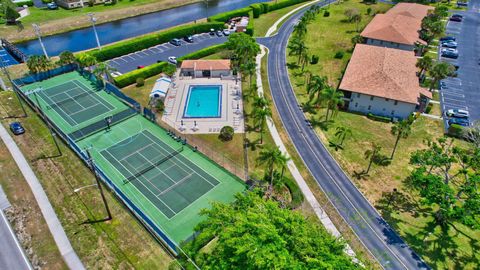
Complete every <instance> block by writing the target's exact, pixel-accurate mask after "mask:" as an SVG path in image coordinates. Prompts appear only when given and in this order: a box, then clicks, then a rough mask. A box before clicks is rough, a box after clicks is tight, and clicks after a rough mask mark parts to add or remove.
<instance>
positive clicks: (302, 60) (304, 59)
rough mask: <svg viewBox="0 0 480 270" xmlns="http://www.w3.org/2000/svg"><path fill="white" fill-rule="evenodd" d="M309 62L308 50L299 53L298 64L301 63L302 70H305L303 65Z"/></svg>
mask: <svg viewBox="0 0 480 270" xmlns="http://www.w3.org/2000/svg"><path fill="white" fill-rule="evenodd" d="M309 62H310V55H309V54H308V51H307V52H305V53H304V54H302V55H301V57H300V64H301V65H302V72H303V71H304V70H305V66H306V65H308V63H309Z"/></svg>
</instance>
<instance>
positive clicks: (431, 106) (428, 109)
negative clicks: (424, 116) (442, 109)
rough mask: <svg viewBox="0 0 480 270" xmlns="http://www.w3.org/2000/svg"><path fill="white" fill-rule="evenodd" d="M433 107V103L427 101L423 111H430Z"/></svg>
mask: <svg viewBox="0 0 480 270" xmlns="http://www.w3.org/2000/svg"><path fill="white" fill-rule="evenodd" d="M432 108H433V103H428V105H427V108H426V109H425V113H430V112H431V111H432Z"/></svg>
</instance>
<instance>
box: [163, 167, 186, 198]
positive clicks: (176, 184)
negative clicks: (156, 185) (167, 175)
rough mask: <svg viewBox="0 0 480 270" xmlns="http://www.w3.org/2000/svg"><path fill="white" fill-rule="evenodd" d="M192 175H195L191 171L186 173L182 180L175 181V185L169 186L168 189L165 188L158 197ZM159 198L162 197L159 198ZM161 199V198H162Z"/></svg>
mask: <svg viewBox="0 0 480 270" xmlns="http://www.w3.org/2000/svg"><path fill="white" fill-rule="evenodd" d="M192 176H193V173H190V174H187V175H185V176H184V177H183V178H182V179H180V181H178V182H175V183H174V184H173V185H171V186H169V187H168V188H167V189H165V190H164V191H162V192H160V193H159V194H158V195H157V198H158V196H160V195H163V194H165V193H167V192H169V191H170V190H172V189H173V188H174V187H176V186H178V185H179V184H181V183H183V182H185V181H186V180H187V179H190V177H192ZM159 199H160V198H159ZM160 200H161V199H160Z"/></svg>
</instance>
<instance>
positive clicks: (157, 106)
mask: <svg viewBox="0 0 480 270" xmlns="http://www.w3.org/2000/svg"><path fill="white" fill-rule="evenodd" d="M155 109H156V110H157V112H163V110H164V109H165V104H164V103H163V101H162V100H161V99H157V100H156V104H155Z"/></svg>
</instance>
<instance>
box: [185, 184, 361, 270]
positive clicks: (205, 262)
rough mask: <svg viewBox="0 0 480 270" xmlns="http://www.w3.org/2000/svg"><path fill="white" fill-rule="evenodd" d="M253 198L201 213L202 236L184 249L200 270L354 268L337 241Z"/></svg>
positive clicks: (287, 212)
mask: <svg viewBox="0 0 480 270" xmlns="http://www.w3.org/2000/svg"><path fill="white" fill-rule="evenodd" d="M257 193H259V192H258V191H254V192H247V193H245V194H237V195H236V201H235V202H234V203H232V204H224V203H220V202H213V203H212V208H211V209H208V210H203V211H202V212H201V215H202V216H204V217H205V219H204V220H203V221H202V222H200V223H199V224H198V226H197V227H196V230H197V231H199V232H200V233H199V234H198V236H197V237H196V238H195V239H194V240H193V241H191V243H189V244H188V245H187V246H186V247H185V250H186V252H187V253H189V254H190V255H191V256H193V257H194V260H195V261H196V262H197V264H198V266H199V267H200V268H201V269H346V270H348V269H358V266H356V265H355V264H354V263H353V262H352V260H351V258H350V257H348V256H347V255H346V254H345V253H344V251H343V250H344V248H345V244H344V243H343V242H342V241H341V240H339V239H337V238H335V237H333V236H332V235H331V234H329V233H328V232H327V231H326V230H325V229H324V228H323V227H321V226H319V225H317V224H316V223H314V222H313V221H310V220H307V219H305V218H304V217H303V216H302V215H301V214H300V213H298V212H294V211H291V210H288V209H283V208H280V207H279V205H278V203H277V202H275V201H272V200H264V199H263V198H262V197H260V196H259V195H258V194H257ZM213 238H215V240H216V241H214V242H212V244H211V245H210V246H209V249H210V250H209V251H208V252H202V251H200V248H201V247H202V245H199V243H201V244H204V243H205V242H208V241H209V240H210V239H213ZM197 239H198V240H197Z"/></svg>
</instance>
